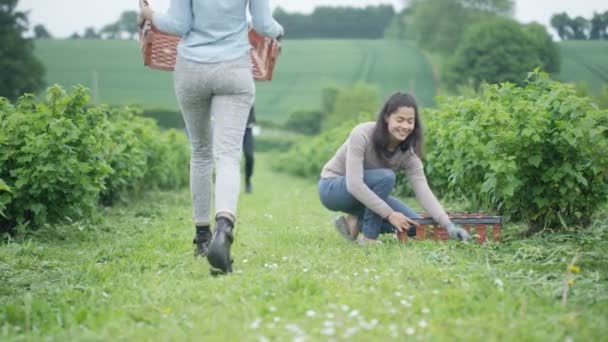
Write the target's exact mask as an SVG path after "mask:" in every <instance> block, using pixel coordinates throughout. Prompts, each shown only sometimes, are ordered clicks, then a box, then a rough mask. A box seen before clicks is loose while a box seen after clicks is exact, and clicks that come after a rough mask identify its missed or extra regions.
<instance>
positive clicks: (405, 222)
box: [387, 211, 419, 232]
mask: <svg viewBox="0 0 608 342" xmlns="http://www.w3.org/2000/svg"><path fill="white" fill-rule="evenodd" d="M387 220H388V222H390V223H391V224H392V225H393V226H395V228H397V230H398V231H399V232H402V231H404V230H408V229H409V228H410V226H416V227H418V226H419V224H418V222H416V221H414V220H412V219H411V218H409V217H407V216H405V215H403V214H402V213H400V212H398V211H393V212H392V213H391V214H390V215H388V217H387Z"/></svg>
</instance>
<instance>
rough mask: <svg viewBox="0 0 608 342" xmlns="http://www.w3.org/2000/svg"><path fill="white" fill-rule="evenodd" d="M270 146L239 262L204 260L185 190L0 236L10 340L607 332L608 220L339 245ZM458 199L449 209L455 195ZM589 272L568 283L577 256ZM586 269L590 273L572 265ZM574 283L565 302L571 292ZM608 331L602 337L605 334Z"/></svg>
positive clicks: (498, 337)
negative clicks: (276, 164) (489, 235)
mask: <svg viewBox="0 0 608 342" xmlns="http://www.w3.org/2000/svg"><path fill="white" fill-rule="evenodd" d="M268 159H269V156H262V155H258V160H257V164H256V165H257V169H256V174H255V176H254V193H253V194H252V195H243V196H242V197H241V201H240V209H239V221H238V230H237V237H236V243H235V246H234V250H233V255H234V258H235V273H234V274H233V275H231V276H224V277H219V278H213V277H211V276H209V273H208V271H209V269H208V266H207V264H206V262H204V261H203V260H196V259H194V258H193V256H192V249H191V245H190V241H191V240H190V239H191V238H192V234H193V229H192V227H191V223H190V205H189V195H188V193H187V192H186V191H183V192H178V193H149V194H148V195H147V196H146V197H145V198H142V199H141V200H140V201H137V202H136V203H133V204H131V205H126V206H123V207H115V208H112V209H107V210H106V211H105V212H104V213H103V215H101V217H100V218H99V220H98V221H97V222H77V223H74V224H71V225H65V226H54V227H47V228H45V229H42V230H41V231H39V232H37V233H36V235H35V236H32V237H30V238H28V239H26V240H18V241H12V242H8V243H5V242H3V243H2V244H0V281H1V282H2V286H1V287H0V340H2V341H41V340H52V341H66V340H69V341H107V340H125V341H132V340H137V341H201V340H204V341H269V340H277V341H289V340H293V341H305V340H309V341H316V340H321V341H326V340H335V341H339V340H353V341H370V340H378V341H382V340H405V339H416V340H430V341H452V340H460V341H503V340H519V341H599V340H602V339H603V338H605V336H606V335H607V334H608V325H607V324H606V323H607V322H606V317H608V261H607V259H606V252H605V251H606V250H607V249H608V225H607V224H606V221H607V217H606V214H604V215H603V216H602V217H600V218H598V219H597V222H596V223H595V225H594V226H593V227H591V228H590V229H589V230H588V231H587V232H584V233H579V234H574V233H570V234H567V233H565V234H555V235H551V236H537V237H533V238H529V239H525V240H524V239H520V238H518V237H517V235H516V234H515V233H516V232H517V231H519V230H520V229H521V227H519V226H514V225H507V226H506V227H505V229H504V233H505V239H504V241H503V242H502V243H500V244H490V245H485V246H479V245H477V244H469V245H465V244H460V243H457V242H448V243H445V244H443V243H439V244H436V243H433V242H430V241H429V242H410V243H408V244H399V243H396V242H395V241H393V240H391V239H390V238H389V237H385V238H386V240H385V241H386V242H387V243H386V244H385V245H384V246H379V247H371V248H363V247H360V246H357V245H353V244H350V243H347V242H345V241H342V240H341V239H340V237H339V236H338V234H337V233H336V232H334V231H333V228H332V226H331V224H330V222H331V219H332V217H333V216H334V214H333V213H330V212H328V211H327V210H325V209H323V208H322V207H321V206H320V205H319V203H318V199H317V195H316V189H315V183H314V182H311V181H307V180H301V179H294V178H291V177H289V176H285V175H281V174H274V173H272V172H271V171H270V170H269V168H268V167H267V162H268ZM447 208H448V209H453V208H451V207H450V206H449V205H448V206H447ZM574 257H577V259H576V267H578V268H580V273H574V274H573V275H572V277H573V278H572V284H571V285H569V286H568V285H565V284H566V283H567V280H568V278H566V272H567V268H568V264H569V263H570V262H571V260H572V259H573V258H574ZM572 270H574V272H576V271H577V270H578V269H576V268H572ZM565 286H566V288H569V297H568V301H567V303H566V305H562V294H563V289H564V287H565ZM602 336H603V337H602Z"/></svg>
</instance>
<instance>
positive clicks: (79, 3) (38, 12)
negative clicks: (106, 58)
mask: <svg viewBox="0 0 608 342" xmlns="http://www.w3.org/2000/svg"><path fill="white" fill-rule="evenodd" d="M218 1H220V0H218ZM431 1H432V0H431ZM149 2H150V3H151V4H152V6H153V7H155V8H158V9H160V10H164V9H166V8H167V7H168V4H169V2H170V0H149ZM403 3H404V0H270V4H271V6H272V7H273V8H274V7H276V6H281V7H283V8H284V9H285V10H287V11H288V12H295V11H298V12H304V13H309V12H311V11H312V10H313V8H314V7H315V6H318V5H325V6H341V5H348V6H366V5H377V4H393V5H394V6H395V8H396V9H398V10H400V9H401V8H402V7H403ZM515 3H516V8H515V18H516V19H517V20H519V21H520V22H524V23H527V22H531V21H536V22H539V23H541V24H543V25H546V26H547V27H549V19H550V18H551V16H552V15H553V14H555V13H558V12H567V13H568V15H570V16H579V15H580V16H583V17H586V18H590V17H591V16H592V14H593V12H594V11H596V12H604V11H606V10H608V1H606V0H516V1H515ZM137 8H138V0H19V5H18V9H19V10H22V11H26V10H29V11H30V15H29V19H30V27H33V26H34V25H36V24H43V25H44V26H46V28H47V29H48V30H49V31H50V32H51V34H52V35H53V36H55V37H59V38H64V37H67V36H69V35H71V34H72V33H74V32H79V33H82V32H83V31H84V28H85V27H88V26H92V27H94V28H95V29H100V28H101V27H102V26H104V25H106V24H109V23H111V22H114V21H116V20H117V19H118V17H119V16H120V14H121V13H122V12H123V11H125V10H135V9H137ZM552 33H553V32H552Z"/></svg>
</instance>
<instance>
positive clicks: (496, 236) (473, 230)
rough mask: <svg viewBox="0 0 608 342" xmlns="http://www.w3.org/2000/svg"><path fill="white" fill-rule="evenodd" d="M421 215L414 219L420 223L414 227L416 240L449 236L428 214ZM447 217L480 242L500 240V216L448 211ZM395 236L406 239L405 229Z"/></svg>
mask: <svg viewBox="0 0 608 342" xmlns="http://www.w3.org/2000/svg"><path fill="white" fill-rule="evenodd" d="M421 216H422V217H421V218H419V219H415V220H414V221H416V222H418V224H420V226H419V227H416V236H415V239H416V240H424V239H432V240H435V241H446V240H448V239H449V238H450V237H449V235H448V232H447V229H446V228H445V227H442V226H440V225H439V224H438V223H437V222H435V221H434V220H433V219H432V218H431V217H430V215H428V214H423V215H421ZM448 217H449V218H450V220H451V221H452V222H453V223H454V224H458V225H460V226H462V228H464V230H466V231H467V232H468V233H469V234H471V236H472V237H475V241H477V242H478V243H480V244H484V243H486V242H488V241H492V242H498V241H500V234H501V230H502V216H488V215H486V214H485V213H448ZM397 237H398V238H399V241H401V242H404V243H405V242H407V241H408V236H407V232H406V231H403V232H400V233H399V232H398V233H397Z"/></svg>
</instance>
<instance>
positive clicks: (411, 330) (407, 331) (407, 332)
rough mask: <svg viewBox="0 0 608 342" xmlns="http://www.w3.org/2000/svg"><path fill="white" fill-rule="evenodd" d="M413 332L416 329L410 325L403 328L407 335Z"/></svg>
mask: <svg viewBox="0 0 608 342" xmlns="http://www.w3.org/2000/svg"><path fill="white" fill-rule="evenodd" d="M415 332H416V330H414V328H412V327H407V329H405V333H406V334H408V335H414V333H415Z"/></svg>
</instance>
